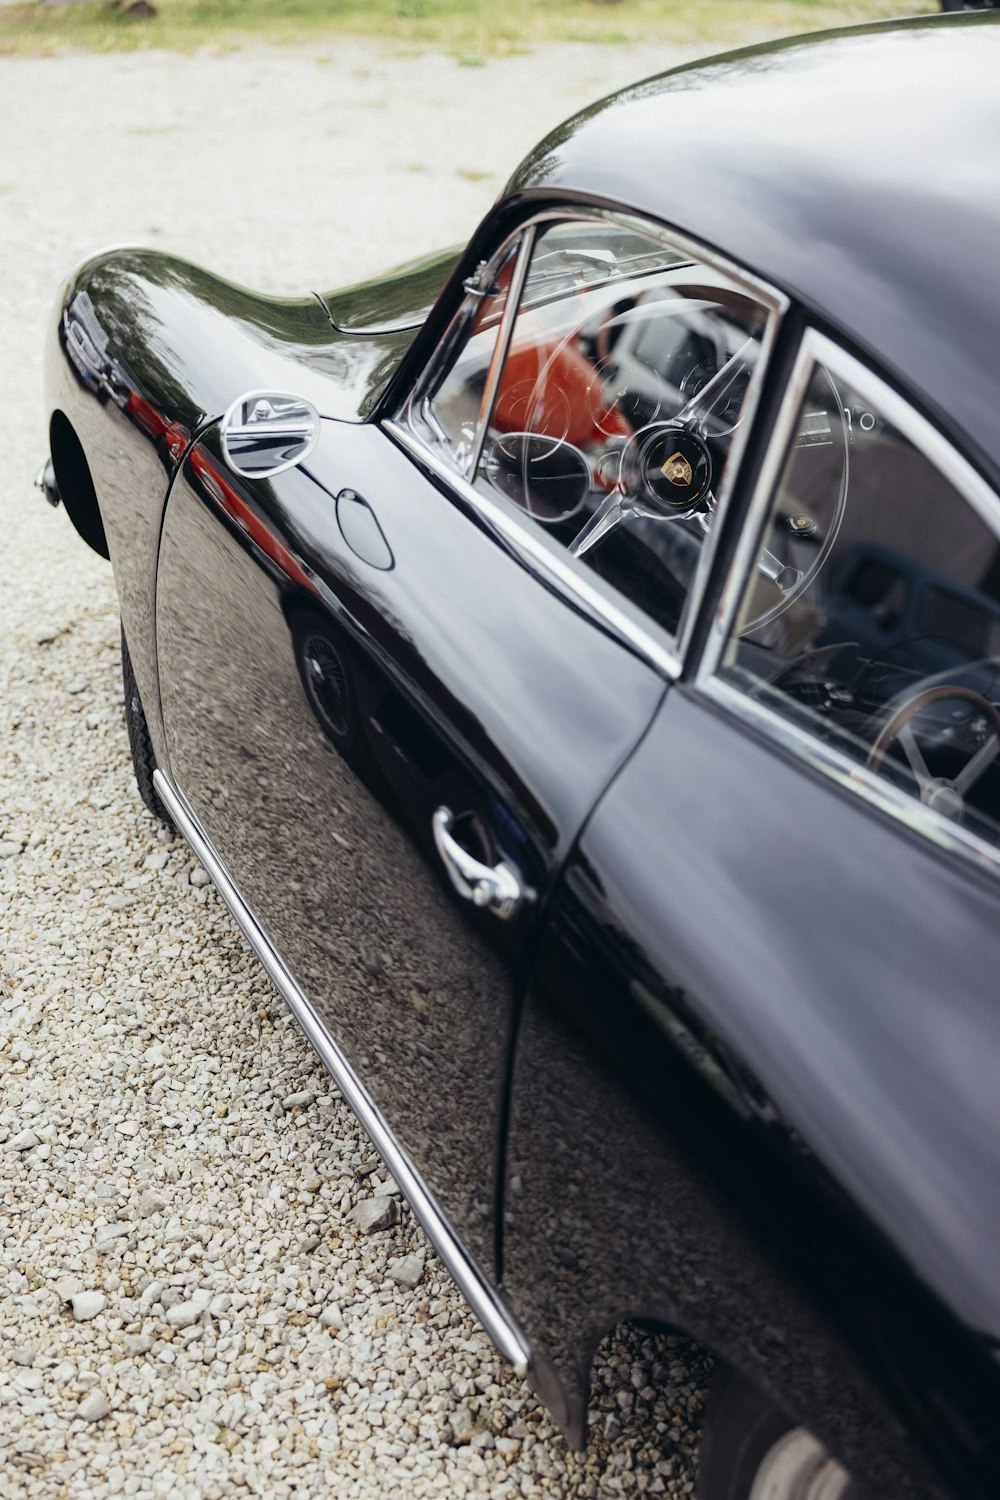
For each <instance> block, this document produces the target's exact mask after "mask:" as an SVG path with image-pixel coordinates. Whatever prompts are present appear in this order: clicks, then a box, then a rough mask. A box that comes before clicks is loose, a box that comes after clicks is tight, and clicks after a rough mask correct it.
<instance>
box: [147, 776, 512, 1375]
mask: <svg viewBox="0 0 1000 1500" xmlns="http://www.w3.org/2000/svg"><path fill="white" fill-rule="evenodd" d="M153 783H154V785H155V787H156V791H157V794H158V796H159V797H160V800H161V801H162V802H163V805H164V807H165V808H166V809H167V811H168V812H169V814H170V816H171V818H172V819H173V821H174V824H175V826H176V827H177V828H178V829H179V831H180V832H181V833H182V834H183V835H184V837H185V839H186V840H187V842H188V843H189V844H190V846H191V848H192V849H193V850H194V852H195V854H196V855H197V857H198V859H199V860H200V861H201V863H202V865H203V866H204V868H205V869H206V871H207V872H208V874H209V875H210V876H211V878H212V881H213V882H214V884H215V886H216V888H217V890H218V892H219V895H220V896H221V897H222V899H223V901H224V902H225V903H226V905H227V906H228V907H229V910H230V911H231V912H232V914H233V916H234V918H235V919H236V922H237V925H238V926H239V927H240V929H241V930H242V932H243V935H244V936H245V937H246V939H247V941H248V942H249V944H250V946H251V948H253V950H254V952H255V953H256V955H257V957H258V958H259V959H260V961H261V963H262V964H263V966H264V968H265V969H266V971H267V974H268V977H269V978H270V979H271V981H272V983H273V984H274V986H275V988H276V989H277V991H278V993H279V994H280V995H281V997H282V999H283V1000H284V1001H285V1004H286V1005H287V1006H288V1008H289V1010H290V1011H291V1013H292V1015H293V1016H294V1017H295V1019H296V1021H297V1022H298V1023H299V1026H300V1027H301V1029H302V1031H303V1032H304V1033H305V1036H306V1039H307V1041H308V1042H309V1043H310V1044H311V1045H312V1047H313V1048H314V1049H315V1051H316V1052H317V1053H318V1054H319V1057H320V1060H321V1062H322V1063H323V1065H324V1066H325V1067H326V1069H327V1071H328V1072H329V1073H330V1075H331V1076H332V1078H333V1080H334V1082H335V1083H336V1085H337V1087H338V1088H339V1089H340V1091H341V1093H342V1094H343V1096H344V1098H345V1099H346V1101H347V1103H348V1104H349V1105H350V1107H351V1109H352V1110H353V1111H354V1114H355V1115H356V1116H357V1118H358V1120H359V1122H360V1124H361V1126H362V1128H363V1129H364V1130H365V1132H366V1133H367V1135H368V1136H369V1138H370V1139H371V1142H372V1145H373V1146H374V1147H375V1149H376V1151H378V1153H379V1155H380V1156H381V1157H382V1159H383V1161H384V1162H385V1164H386V1166H387V1167H388V1168H389V1170H390V1172H391V1173H392V1175H393V1177H394V1178H395V1179H396V1182H397V1183H398V1184H399V1189H400V1192H401V1193H402V1195H403V1197H404V1198H405V1199H406V1201H407V1203H408V1204H409V1205H410V1207H411V1209H412V1210H413V1212H414V1214H415V1215H416V1217H417V1219H418V1220H419V1222H420V1224H421V1226H422V1228H423V1230H424V1233H425V1234H426V1235H427V1238H428V1239H429V1240H430V1242H431V1244H432V1245H433V1246H434V1249H435V1250H436V1251H437V1253H438V1255H439V1256H440V1258H441V1260H442V1261H443V1262H444V1264H445V1265H446V1266H447V1268H448V1270H449V1271H450V1272H451V1275H452V1277H453V1279H454V1281H455V1283H456V1285H457V1286H458V1289H459V1291H460V1292H461V1293H462V1295H463V1297H464V1298H465V1300H466V1301H467V1302H468V1304H469V1306H470V1307H471V1308H472V1310H473V1312H474V1313H475V1314H476V1317H477V1318H478V1319H479V1321H480V1323H482V1325H483V1327H484V1328H485V1330H486V1332H487V1333H488V1334H489V1336H490V1338H491V1339H492V1340H493V1342H494V1344H495V1345H496V1347H497V1349H498V1351H499V1352H500V1354H502V1355H503V1357H504V1359H506V1360H507V1361H508V1363H509V1364H511V1365H513V1367H514V1369H515V1370H516V1371H517V1373H518V1375H527V1373H528V1371H529V1369H530V1367H531V1350H530V1348H529V1345H528V1343H527V1341H526V1339H525V1337H524V1335H523V1333H522V1332H521V1330H520V1328H519V1327H518V1326H517V1324H516V1322H515V1321H514V1319H513V1317H512V1315H511V1314H510V1313H509V1312H508V1310H507V1309H506V1308H505V1307H504V1305H503V1303H502V1302H501V1301H500V1299H499V1297H498V1296H497V1294H496V1292H495V1291H494V1290H493V1288H492V1287H491V1286H490V1285H489V1283H488V1282H487V1281H486V1280H485V1278H484V1277H483V1275H482V1273H481V1272H480V1270H479V1269H478V1267H477V1266H476V1264H475V1262H474V1261H473V1260H472V1258H471V1256H470V1255H469V1252H468V1251H467V1250H466V1248H465V1246H464V1245H463V1244H462V1243H461V1241H460V1240H459V1239H458V1238H457V1236H456V1234H455V1231H454V1230H453V1229H452V1227H451V1225H450V1224H449V1223H448V1221H447V1219H446V1218H445V1216H444V1214H443V1213H442V1211H441V1209H440V1208H439V1207H438V1205H437V1203H436V1202H435V1200H434V1198H433V1196H432V1195H431V1193H430V1191H429V1190H428V1188H427V1187H426V1185H425V1184H424V1182H423V1180H422V1178H421V1177H420V1174H419V1173H418V1172H417V1170H416V1168H415V1167H414V1166H413V1164H412V1162H411V1161H410V1159H409V1157H408V1156H407V1155H406V1153H405V1152H404V1151H403V1149H402V1147H401V1146H400V1145H399V1142H398V1141H397V1140H396V1138H395V1136H394V1135H393V1133H392V1131H391V1130H390V1129H389V1126H388V1125H387V1124H386V1122H385V1120H384V1119H383V1117H382V1114H381V1112H380V1111H379V1109H378V1107H377V1106H376V1104H375V1103H374V1101H373V1100H372V1099H371V1097H370V1095H369V1094H368V1092H367V1090H366V1089H365V1088H364V1086H363V1084H362V1083H361V1082H360V1080H359V1079H358V1077H357V1075H356V1074H355V1072H354V1070H353V1068H352V1067H351V1065H350V1063H349V1062H348V1061H347V1059H346V1057H345V1056H344V1054H343V1053H342V1052H341V1050H340V1048H339V1047H338V1046H337V1043H336V1042H335V1041H334V1039H333V1037H332V1036H331V1035H330V1033H329V1032H328V1031H327V1029H326V1027H325V1026H324V1025H323V1023H322V1021H321V1020H320V1018H319V1016H318V1015H317V1014H316V1012H315V1010H314V1009H313V1007H312V1006H311V1005H310V1003H309V1001H308V1000H307V999H306V997H305V995H304V994H303V993H302V990H301V989H300V988H299V986H298V984H297V983H296V981H295V979H294V977H293V976H292V974H291V973H290V971H289V969H288V968H287V966H286V965H285V963H284V961H283V959H282V958H281V956H280V954H279V953H278V952H277V950H276V949H275V947H274V946H273V944H272V942H271V940H270V938H269V937H268V936H267V933H266V932H265V931H264V929H263V928H262V927H261V925H260V923H259V922H258V921H257V919H256V917H255V916H254V914H253V912H252V911H251V910H250V908H249V907H248V906H247V904H246V902H245V901H244V900H243V898H242V896H241V895H240V893H239V891H238V890H237V889H236V886H235V885H234V884H233V882H232V880H231V879H230V878H229V875H228V874H227V872H226V869H225V866H224V865H223V863H222V861H221V860H220V858H219V856H218V855H217V854H216V852H215V850H214V849H213V847H212V845H211V843H210V842H209V839H208V836H207V835H206V833H205V831H204V829H203V828H202V827H201V825H200V823H199V822H198V819H197V818H196V817H195V815H194V813H193V812H192V811H191V809H190V808H189V807H188V805H187V803H186V802H185V801H184V798H183V797H182V795H181V794H180V792H178V790H177V788H176V787H175V786H174V785H173V783H172V781H171V780H170V778H169V777H168V776H167V775H166V774H165V773H164V772H163V771H162V770H159V769H157V770H156V771H154V773H153Z"/></svg>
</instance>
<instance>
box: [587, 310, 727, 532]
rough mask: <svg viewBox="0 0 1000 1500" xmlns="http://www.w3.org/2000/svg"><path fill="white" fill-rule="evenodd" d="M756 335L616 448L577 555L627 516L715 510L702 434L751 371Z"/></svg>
mask: <svg viewBox="0 0 1000 1500" xmlns="http://www.w3.org/2000/svg"><path fill="white" fill-rule="evenodd" d="M756 346H757V339H756V338H755V337H754V336H753V335H751V336H750V337H749V338H748V339H746V340H745V342H744V343H743V344H741V345H740V347H739V349H737V350H736V352H735V354H732V355H731V356H730V357H729V359H727V360H726V362H725V364H723V365H722V366H721V368H720V369H719V370H717V371H716V373H715V374H714V375H713V376H712V378H711V379H710V380H707V381H706V382H705V384H704V385H703V386H702V387H701V389H700V390H698V391H697V392H696V393H695V394H694V395H693V396H692V397H691V399H690V400H689V401H687V402H685V404H684V405H683V406H682V407H681V409H680V411H678V412H677V413H676V414H675V415H674V416H673V417H670V418H669V419H668V420H666V421H655V422H650V423H648V424H647V425H646V426H645V427H641V428H640V429H639V430H638V431H637V432H634V433H632V434H631V436H630V437H629V438H628V439H627V441H626V442H625V444H624V446H623V447H622V450H621V455H620V461H619V468H618V479H617V482H616V484H615V486H614V488H613V489H612V491H611V493H610V494H609V495H608V496H607V498H606V499H605V500H604V501H603V502H602V503H601V504H600V505H599V506H598V507H597V509H596V510H595V511H594V513H593V515H592V516H591V517H590V520H589V521H588V522H587V524H586V525H585V526H584V527H583V528H582V529H581V530H580V531H579V532H577V534H576V536H575V537H574V538H573V540H572V541H571V542H570V544H569V551H570V552H571V553H572V555H573V556H574V557H582V556H583V554H584V553H585V552H589V550H590V548H591V547H593V546H594V545H595V544H596V543H597V542H599V541H601V540H602V538H604V537H606V536H607V535H608V533H609V532H610V531H613V530H614V529H615V528H616V527H617V526H620V525H621V524H622V522H623V521H627V520H628V519H629V517H630V516H645V517H646V518H648V519H649V520H653V521H686V520H690V519H691V517H693V516H699V517H702V518H703V524H704V525H705V527H706V529H707V526H708V517H709V516H710V515H711V514H712V512H713V511H714V509H715V496H714V495H713V493H712V488H711V485H712V479H713V473H712V471H713V466H714V465H713V459H712V455H711V452H710V450H709V446H708V442H707V437H708V436H713V437H714V436H716V434H715V433H714V432H712V431H711V420H712V418H713V416H714V415H715V414H716V413H718V412H720V411H722V410H724V409H725V406H726V402H727V401H730V400H731V399H732V391H733V387H734V386H735V385H736V384H737V382H738V381H739V380H740V379H742V377H743V376H744V375H745V374H746V373H747V372H748V371H750V370H751V369H752V364H753V357H754V356H753V351H754V349H755V348H756Z"/></svg>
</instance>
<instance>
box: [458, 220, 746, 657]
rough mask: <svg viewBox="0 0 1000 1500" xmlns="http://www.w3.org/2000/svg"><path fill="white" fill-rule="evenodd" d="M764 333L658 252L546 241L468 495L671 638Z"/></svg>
mask: <svg viewBox="0 0 1000 1500" xmlns="http://www.w3.org/2000/svg"><path fill="white" fill-rule="evenodd" d="M766 322H767V312H766V310H765V308H764V307H762V306H761V305H760V304H759V303H757V302H755V301H754V300H753V299H752V298H751V297H749V296H748V295H747V294H746V293H745V292H744V291H742V290H741V289H738V288H736V287H735V286H733V285H732V284H731V283H730V282H729V281H728V280H727V278H725V277H724V276H723V275H721V274H720V273H719V272H717V271H715V270H714V269H712V268H709V267H707V266H702V265H698V264H697V263H692V261H691V260H690V258H689V257H687V256H682V255H681V253H680V252H679V251H677V250H675V249H672V248H671V247H669V246H668V245H665V244H664V243H663V242H662V241H661V240H660V239H659V238H656V239H654V238H652V237H651V236H650V237H647V236H645V235H642V234H640V233H637V232H636V231H634V230H629V229H624V228H621V227H619V226H615V225H595V224H590V223H587V224H561V225H558V226H556V227H554V228H552V229H549V230H547V231H546V232H545V233H543V234H541V235H540V236H539V238H538V241H537V243H536V245H535V248H534V252H533V255H532V262H531V266H530V269H529V273H528V276H527V279H526V282H525V287H524V292H523V295H522V298H521V302H520V305H519V308H518V312H517V316H516V319H515V322H514V326H513V331H512V336H511V340H510V345H509V348H508V350H507V355H506V360H505V364H504V368H503V371H502V373H501V376H500V379H499V382H498V386H497V391H496V396H495V399H494V401H493V403H492V409H491V412H490V414H489V426H488V430H487V433H486V438H485V442H484V444H483V450H482V456H481V460H480V464H479V468H478V471H477V473H476V476H475V481H474V482H475V484H476V486H477V488H479V489H481V490H483V491H484V492H486V493H488V494H489V495H490V496H491V497H493V498H496V497H498V496H501V497H503V499H504V500H505V501H506V502H510V503H512V504H513V505H514V506H516V507H517V509H518V510H519V512H520V513H521V514H522V515H524V516H527V517H529V518H530V519H531V520H532V521H534V522H536V523H538V525H539V526H541V527H544V528H545V529H546V531H547V532H548V534H549V535H550V536H552V537H553V538H554V539H555V540H557V541H559V542H561V543H562V544H563V546H565V548H566V549H567V551H568V552H569V553H570V554H571V555H573V556H574V557H577V558H578V559H579V560H580V563H581V565H582V566H584V567H586V568H587V569H589V570H592V572H593V573H594V574H596V575H597V576H598V577H599V578H601V579H603V580H604V581H605V582H606V583H607V584H609V585H611V586H612V588H613V589H615V590H616V591H617V592H618V593H620V594H622V595H624V596H625V597H626V598H627V599H628V600H629V601H630V602H631V603H632V604H633V605H636V606H638V608H639V609H640V610H641V611H642V612H643V613H644V614H645V615H646V616H648V617H650V618H651V619H653V620H655V621H656V622H657V623H658V624H659V625H660V626H662V627H663V628H664V629H665V630H667V631H668V632H670V633H671V634H676V633H677V631H678V628H679V624H680V620H681V616H682V612H683V609H684V605H685V601H686V599H687V597H688V593H689V590H690V587H691V582H692V579H693V575H694V571H695V568H696V566H697V562H698V559H699V555H700V552H701V548H702V546H703V544H704V540H705V537H706V535H707V534H708V532H709V531H710V530H711V526H712V522H713V519H714V515H715V508H716V497H717V495H718V492H719V486H720V481H721V478H722V474H723V471H724V468H725V465H726V460H727V457H728V453H729V448H730V444H731V441H732V437H733V434H734V432H735V431H736V429H737V428H738V426H739V425H740V423H741V422H742V421H743V419H744V417H745V415H746V410H747V408H746V398H747V392H748V389H749V387H750V383H751V378H752V376H753V374H754V372H755V370H756V368H757V364H758V356H759V351H760V345H761V339H762V337H763V333H764V329H765V326H766Z"/></svg>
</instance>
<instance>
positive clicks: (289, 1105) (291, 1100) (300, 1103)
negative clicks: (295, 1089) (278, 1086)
mask: <svg viewBox="0 0 1000 1500" xmlns="http://www.w3.org/2000/svg"><path fill="white" fill-rule="evenodd" d="M315 1097H316V1095H315V1094H314V1093H313V1092H312V1090H311V1089H302V1090H300V1092H299V1093H297V1094H289V1095H288V1096H287V1097H286V1098H284V1099H282V1101H281V1107H282V1109H296V1108H300V1107H305V1105H307V1104H311V1103H312V1102H313V1100H314V1099H315Z"/></svg>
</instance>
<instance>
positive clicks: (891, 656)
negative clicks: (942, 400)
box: [719, 355, 1000, 849]
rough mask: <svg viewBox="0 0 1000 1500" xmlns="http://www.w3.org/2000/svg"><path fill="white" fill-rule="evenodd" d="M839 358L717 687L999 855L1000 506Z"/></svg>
mask: <svg viewBox="0 0 1000 1500" xmlns="http://www.w3.org/2000/svg"><path fill="white" fill-rule="evenodd" d="M845 361H846V356H843V357H842V358H841V359H838V358H837V357H836V356H835V355H834V356H832V357H831V358H830V359H828V360H820V361H816V362H815V363H814V364H813V366H812V369H811V373H810V374H809V378H808V381H807V384H806V387H805V394H804V397H803V398H802V400H801V403H800V404H799V407H798V409H797V411H796V412H795V416H794V422H793V426H792V432H791V436H790V438H789V440H788V441H787V447H786V451H785V454H784V458H783V461H782V463H781V466H780V472H779V475H778V479H777V482H776V484H775V486H774V490H773V494H772V495H771V498H770V501H769V504H768V509H767V514H766V519H765V523H764V530H763V533H762V535H759V536H758V538H757V540H756V541H755V543H754V545H753V546H752V547H751V548H749V549H748V551H747V554H746V564H745V566H746V571H745V575H744V577H743V579H742V584H741V586H740V594H739V601H738V605H737V607H736V610H735V614H734V618H733V620H732V623H731V625H730V627H729V629H728V632H727V634H726V638H725V641H724V645H723V649H722V655H721V661H720V664H719V677H720V679H721V680H722V681H723V682H724V683H725V684H727V685H728V687H730V688H731V689H735V691H736V692H737V693H739V694H740V695H741V696H743V697H744V698H746V699H747V700H749V701H750V702H751V703H753V704H756V705H760V706H762V707H764V708H766V709H767V710H769V711H770V713H772V714H774V715H777V716H779V718H780V719H781V720H783V721H785V722H786V723H787V724H788V725H789V726H791V727H792V728H793V729H794V730H795V731H796V732H797V733H798V734H799V735H801V736H802V737H803V738H802V739H801V740H800V743H803V744H805V745H806V746H808V744H809V743H810V742H812V743H813V745H814V746H815V747H816V748H817V749H818V750H819V751H821V752H823V753H826V752H831V751H832V752H834V754H835V755H836V756H837V757H844V758H845V759H846V760H847V762H849V763H850V764H851V765H852V766H854V767H856V768H858V771H859V772H860V773H861V774H862V776H863V777H864V776H867V777H873V778H878V780H879V781H880V782H881V783H882V784H883V786H884V788H885V789H886V790H887V791H890V792H891V793H892V794H894V795H895V796H896V798H897V800H898V799H905V800H909V801H911V802H912V803H913V805H914V807H915V809H916V808H919V809H922V810H923V811H924V812H925V813H927V814H929V815H931V818H932V820H944V821H945V822H946V824H947V825H948V826H949V827H951V828H952V829H960V830H962V832H963V834H970V835H972V836H974V837H975V838H976V839H977V840H981V841H983V842H985V843H986V844H987V845H989V846H990V848H992V849H996V848H997V847H998V846H1000V543H998V534H997V523H998V521H1000V502H998V501H997V499H996V497H995V496H992V495H991V494H990V493H989V492H988V491H987V490H986V487H985V486H984V485H983V483H982V481H981V480H979V479H978V476H972V475H971V471H968V469H967V466H966V465H964V464H963V463H962V461H961V460H960V459H958V457H957V455H953V454H952V453H951V451H950V450H949V449H948V448H946V447H945V445H944V444H943V442H941V441H940V440H937V441H933V440H932V438H933V435H932V434H930V431H929V429H927V426H926V424H925V423H923V421H922V419H920V418H918V417H917V416H916V414H915V413H909V414H908V413H907V410H906V408H905V406H904V405H903V403H902V402H901V401H900V398H899V397H898V396H896V395H895V393H892V392H889V391H888V390H887V389H886V388H884V387H881V390H880V383H879V382H876V381H875V379H874V377H873V376H866V374H865V372H864V371H863V370H859V369H858V368H856V367H854V362H853V361H852V362H851V364H850V365H847V364H846V363H845ZM911 433H912V434H916V436H914V435H911ZM921 437H926V439H927V440H926V441H920V438H921ZM967 478H968V480H969V484H966V483H963V481H964V480H966V479H967ZM903 805H905V802H904V804H903Z"/></svg>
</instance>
